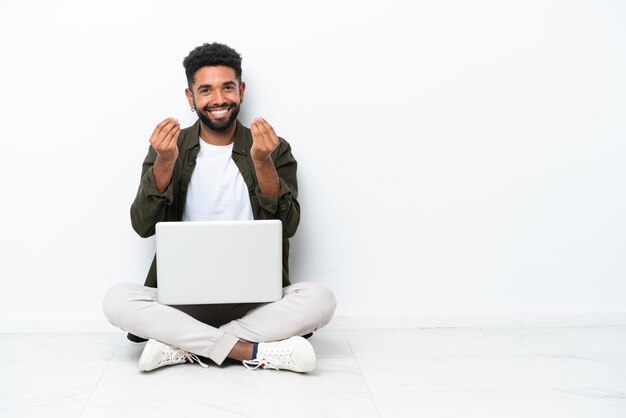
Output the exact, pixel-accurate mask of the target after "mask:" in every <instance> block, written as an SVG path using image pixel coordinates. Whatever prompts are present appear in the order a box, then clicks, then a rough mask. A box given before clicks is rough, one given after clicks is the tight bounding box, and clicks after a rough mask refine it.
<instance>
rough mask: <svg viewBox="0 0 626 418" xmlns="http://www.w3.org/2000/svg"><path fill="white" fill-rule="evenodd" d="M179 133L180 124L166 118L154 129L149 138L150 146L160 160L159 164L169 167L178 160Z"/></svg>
mask: <svg viewBox="0 0 626 418" xmlns="http://www.w3.org/2000/svg"><path fill="white" fill-rule="evenodd" d="M179 133H180V124H179V123H178V120H176V119H174V118H167V119H165V120H164V121H163V122H161V123H159V124H158V125H157V127H156V128H154V132H152V136H151V137H150V144H151V145H152V147H153V148H154V150H155V151H156V152H157V154H158V155H159V157H158V159H160V160H161V163H165V164H167V165H171V164H174V162H175V161H176V158H178V145H177V141H178V134H179Z"/></svg>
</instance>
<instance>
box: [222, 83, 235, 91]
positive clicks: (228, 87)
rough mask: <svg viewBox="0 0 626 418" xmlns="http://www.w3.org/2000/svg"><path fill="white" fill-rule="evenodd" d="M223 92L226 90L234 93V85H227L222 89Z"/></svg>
mask: <svg viewBox="0 0 626 418" xmlns="http://www.w3.org/2000/svg"><path fill="white" fill-rule="evenodd" d="M224 90H226V91H234V90H235V85H234V84H229V85H227V86H225V87H224Z"/></svg>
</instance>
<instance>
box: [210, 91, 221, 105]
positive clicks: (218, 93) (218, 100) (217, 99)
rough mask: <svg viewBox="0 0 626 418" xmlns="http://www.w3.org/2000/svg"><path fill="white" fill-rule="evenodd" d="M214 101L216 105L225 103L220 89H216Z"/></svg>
mask: <svg viewBox="0 0 626 418" xmlns="http://www.w3.org/2000/svg"><path fill="white" fill-rule="evenodd" d="M212 99H213V102H214V103H215V104H222V103H224V94H223V93H222V91H221V90H220V89H215V92H214V93H213V97H212Z"/></svg>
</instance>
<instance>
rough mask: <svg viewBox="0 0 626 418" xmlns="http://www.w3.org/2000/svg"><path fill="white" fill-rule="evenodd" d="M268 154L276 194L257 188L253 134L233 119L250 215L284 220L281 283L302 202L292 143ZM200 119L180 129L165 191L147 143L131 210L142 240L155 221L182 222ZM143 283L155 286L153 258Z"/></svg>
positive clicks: (285, 281)
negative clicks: (158, 183)
mask: <svg viewBox="0 0 626 418" xmlns="http://www.w3.org/2000/svg"><path fill="white" fill-rule="evenodd" d="M279 139H280V144H279V145H278V147H277V148H276V150H274V152H273V153H272V156H271V157H272V160H273V161H274V166H275V167H276V171H277V172H278V177H279V178H280V186H281V191H280V195H279V196H264V195H262V194H261V192H260V191H259V187H258V182H257V178H256V172H255V170H254V164H253V162H252V158H251V157H250V148H252V133H251V131H250V129H248V128H246V127H245V126H243V125H242V124H241V123H240V122H239V121H237V128H236V130H235V141H234V144H233V154H232V156H233V160H234V161H235V164H237V167H238V168H239V171H240V172H241V175H242V177H243V179H244V181H245V182H246V185H247V186H248V192H249V194H250V203H251V205H252V213H253V214H254V219H279V220H281V221H282V224H283V287H285V286H288V285H289V284H290V282H289V238H291V237H292V236H293V235H294V234H295V233H296V229H297V228H298V224H299V223H300V205H299V203H298V182H297V179H296V171H297V166H298V163H297V162H296V160H295V159H294V158H293V155H292V154H291V146H290V145H289V143H287V141H285V140H284V139H283V138H279ZM199 141H200V121H197V122H196V123H195V124H193V125H192V126H190V127H188V128H185V129H181V131H180V135H179V137H178V151H179V154H178V159H177V160H176V164H175V166H174V172H173V174H172V180H171V181H170V184H169V186H168V187H167V190H166V191H165V193H159V192H158V191H157V189H156V186H155V182H154V175H153V174H152V166H153V165H154V161H155V160H156V157H157V153H156V151H155V150H154V148H152V146H150V149H149V150H148V155H147V156H146V159H145V160H144V162H143V167H142V170H141V183H140V184H139V189H138V190H137V196H136V197H135V201H134V202H133V204H132V206H131V208H130V219H131V222H132V225H133V229H134V230H135V231H136V232H137V233H138V234H139V235H140V236H141V237H143V238H147V237H150V236H152V235H154V233H155V225H156V223H157V222H161V221H180V220H182V218H183V210H184V208H185V200H186V197H187V187H188V185H189V180H190V179H191V173H192V172H193V169H194V167H195V166H196V158H197V156H198V152H199V151H200V142H199ZM145 286H149V287H157V271H156V256H155V258H154V259H153V260H152V265H151V266H150V270H149V271H148V277H146V281H145Z"/></svg>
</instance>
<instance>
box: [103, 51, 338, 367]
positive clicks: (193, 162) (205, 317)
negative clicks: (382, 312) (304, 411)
mask: <svg viewBox="0 0 626 418" xmlns="http://www.w3.org/2000/svg"><path fill="white" fill-rule="evenodd" d="M183 66H184V67H185V73H186V76H187V84H188V88H187V89H186V90H185V94H186V96H187V99H188V101H189V106H190V107H191V110H192V111H195V112H196V113H197V115H198V118H199V120H198V121H197V122H196V123H195V124H194V125H192V126H191V127H189V128H185V129H180V125H179V123H178V121H177V120H176V119H174V118H167V119H165V120H164V121H162V122H161V123H159V124H158V125H157V127H156V128H155V130H154V132H153V133H152V136H151V137H150V148H149V151H148V155H147V157H146V159H145V160H144V163H143V167H142V177H141V183H140V185H139V189H138V191H137V196H136V197H135V201H134V202H133V204H132V206H131V221H132V225H133V229H135V231H136V232H137V233H138V234H139V235H140V236H142V237H149V236H151V235H154V233H155V225H156V223H157V222H160V221H180V220H183V221H201V220H248V219H280V220H281V221H282V225H283V298H282V299H281V300H279V301H277V302H273V303H265V304H228V305H185V306H167V305H162V304H159V303H158V301H157V300H158V298H157V295H158V289H156V287H157V274H156V264H155V261H156V260H153V262H152V266H151V268H150V271H149V272H148V277H147V279H146V282H145V285H144V286H140V285H137V284H134V283H121V284H117V285H115V286H113V287H112V288H111V289H110V290H109V291H108V292H107V294H106V296H105V298H104V301H103V309H104V312H105V315H106V317H107V319H108V320H109V321H110V322H111V323H112V324H113V325H116V326H118V327H119V328H122V329H123V330H126V331H128V332H129V333H130V334H129V339H131V340H134V341H144V340H146V339H147V340H148V342H147V344H146V346H145V348H144V350H143V353H142V355H141V358H140V360H139V369H140V370H142V371H149V370H153V369H156V368H158V367H161V366H166V365H170V364H179V363H186V362H192V363H193V362H194V361H197V362H198V363H200V364H201V365H203V366H205V365H204V363H202V361H201V360H200V357H206V358H209V359H211V360H212V361H214V362H215V363H217V364H218V365H219V364H222V362H223V361H224V360H225V359H226V358H231V359H235V360H238V361H242V362H243V364H244V365H245V366H246V367H248V368H266V369H286V370H292V371H296V372H308V371H311V370H313V369H314V368H315V364H316V359H315V353H314V351H313V348H312V346H311V344H310V343H309V342H308V341H307V340H306V339H305V338H303V337H302V336H306V335H310V333H312V332H313V331H315V330H317V329H319V328H321V327H322V326H324V325H326V324H327V323H328V322H329V321H330V320H331V318H332V315H333V313H334V310H335V305H336V302H335V298H334V296H333V294H332V292H331V291H330V290H328V289H327V288H325V287H323V286H321V285H319V284H316V283H306V282H305V283H296V284H291V283H290V281H289V269H288V257H289V241H288V240H289V238H290V237H292V236H293V235H294V234H295V232H296V229H297V227H298V224H299V221H300V205H299V204H298V200H297V197H298V190H297V179H296V168H297V163H296V160H295V159H294V157H293V155H292V153H291V147H290V145H289V144H288V143H287V141H285V140H284V139H282V138H279V137H278V136H277V135H276V133H275V132H274V129H273V128H272V126H271V125H270V124H269V123H268V122H267V121H265V120H264V119H261V118H258V119H255V120H254V122H253V123H252V124H251V127H250V129H248V128H246V127H244V126H243V125H242V124H241V123H240V122H239V121H238V120H237V115H238V113H239V109H240V106H241V103H242V102H243V98H244V92H245V88H246V85H245V83H244V82H242V79H241V74H242V70H241V56H240V55H239V54H238V53H237V52H236V51H235V50H233V49H231V48H230V47H228V46H226V45H222V44H218V43H213V44H204V45H201V46H199V47H197V48H196V49H194V50H193V51H191V52H190V53H189V55H188V56H187V57H186V58H185V59H184V61H183Z"/></svg>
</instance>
